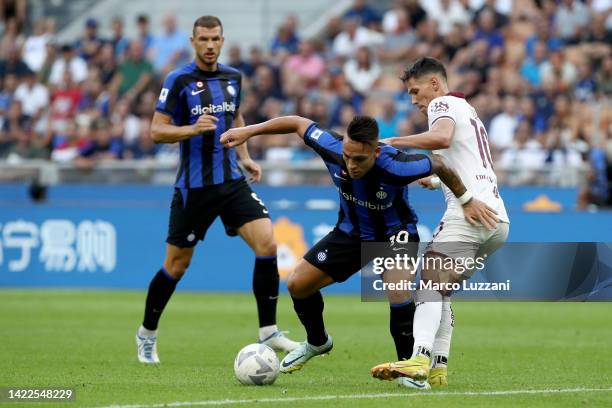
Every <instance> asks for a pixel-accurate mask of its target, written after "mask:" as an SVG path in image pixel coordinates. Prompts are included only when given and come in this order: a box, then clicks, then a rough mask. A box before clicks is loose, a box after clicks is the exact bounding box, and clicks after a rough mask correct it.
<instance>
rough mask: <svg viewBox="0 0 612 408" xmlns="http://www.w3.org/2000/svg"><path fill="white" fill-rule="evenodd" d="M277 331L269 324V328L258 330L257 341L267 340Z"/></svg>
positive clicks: (273, 325) (274, 326) (276, 328)
mask: <svg viewBox="0 0 612 408" xmlns="http://www.w3.org/2000/svg"><path fill="white" fill-rule="evenodd" d="M277 331H278V327H276V325H275V324H271V325H270V326H264V327H260V328H259V341H261V340H264V339H267V338H268V337H270V336H271V335H273V334H274V333H276V332H277Z"/></svg>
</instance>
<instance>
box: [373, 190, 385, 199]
mask: <svg viewBox="0 0 612 408" xmlns="http://www.w3.org/2000/svg"><path fill="white" fill-rule="evenodd" d="M376 198H378V199H379V200H384V199H385V198H387V192H386V191H384V190H380V191H377V192H376Z"/></svg>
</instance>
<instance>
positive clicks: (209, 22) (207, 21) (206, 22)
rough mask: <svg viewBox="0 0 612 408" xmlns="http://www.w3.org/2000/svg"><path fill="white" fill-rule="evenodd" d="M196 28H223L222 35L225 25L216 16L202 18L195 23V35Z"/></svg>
mask: <svg viewBox="0 0 612 408" xmlns="http://www.w3.org/2000/svg"><path fill="white" fill-rule="evenodd" d="M196 27H205V28H215V27H221V34H223V24H221V20H219V17H216V16H202V17H200V18H198V19H197V20H196V21H195V22H194V23H193V32H194V33H195V30H196Z"/></svg>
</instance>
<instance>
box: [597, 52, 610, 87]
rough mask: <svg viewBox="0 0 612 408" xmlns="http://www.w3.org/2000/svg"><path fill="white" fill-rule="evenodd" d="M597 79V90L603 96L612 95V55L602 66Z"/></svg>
mask: <svg viewBox="0 0 612 408" xmlns="http://www.w3.org/2000/svg"><path fill="white" fill-rule="evenodd" d="M596 78H597V88H598V90H599V92H600V93H601V94H603V95H612V55H608V56H607V57H606V58H605V59H604V60H603V62H602V64H601V70H600V71H599V73H598V75H596Z"/></svg>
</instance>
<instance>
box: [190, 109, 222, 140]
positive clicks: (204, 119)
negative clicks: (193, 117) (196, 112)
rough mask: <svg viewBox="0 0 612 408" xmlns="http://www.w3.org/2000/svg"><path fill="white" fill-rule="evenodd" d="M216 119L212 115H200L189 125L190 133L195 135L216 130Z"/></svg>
mask: <svg viewBox="0 0 612 408" xmlns="http://www.w3.org/2000/svg"><path fill="white" fill-rule="evenodd" d="M218 121H219V119H218V118H217V117H216V116H214V115H206V114H204V115H200V117H199V118H198V120H197V121H196V122H195V123H194V124H193V125H191V130H192V132H191V135H192V136H196V135H199V134H201V133H204V132H209V131H211V130H212V131H214V130H216V129H217V122H218Z"/></svg>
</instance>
